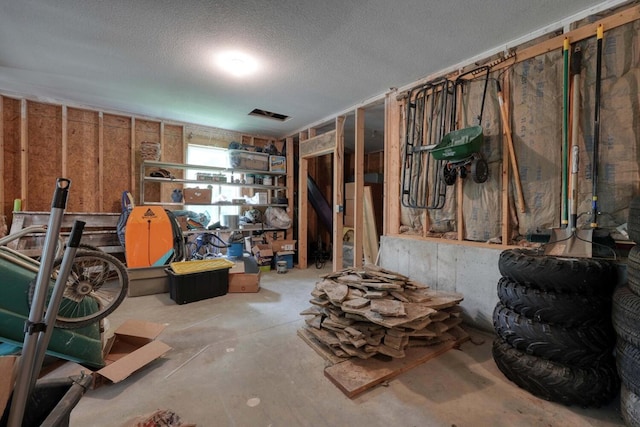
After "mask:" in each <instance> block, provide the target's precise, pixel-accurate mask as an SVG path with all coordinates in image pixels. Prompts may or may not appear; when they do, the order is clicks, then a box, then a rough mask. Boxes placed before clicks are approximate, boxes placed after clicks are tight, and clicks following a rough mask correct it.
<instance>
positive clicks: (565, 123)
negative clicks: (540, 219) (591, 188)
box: [560, 37, 575, 228]
mask: <svg viewBox="0 0 640 427" xmlns="http://www.w3.org/2000/svg"><path fill="white" fill-rule="evenodd" d="M562 63H563V68H562V191H561V193H562V196H561V197H562V202H561V210H562V215H561V217H560V225H561V226H562V227H563V228H564V227H567V225H568V224H569V208H568V204H569V200H568V198H569V196H568V194H569V190H568V187H569V183H568V176H569V39H568V38H566V37H565V39H564V43H563V44H562ZM574 108H575V107H574Z"/></svg>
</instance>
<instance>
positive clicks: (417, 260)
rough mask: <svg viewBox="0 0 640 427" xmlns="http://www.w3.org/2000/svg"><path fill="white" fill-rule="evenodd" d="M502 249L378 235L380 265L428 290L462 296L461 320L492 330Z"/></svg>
mask: <svg viewBox="0 0 640 427" xmlns="http://www.w3.org/2000/svg"><path fill="white" fill-rule="evenodd" d="M502 250H503V249H502V248H496V249H493V248H483V247H474V246H465V245H456V244H451V243H440V242H434V241H425V240H417V239H411V238H403V237H390V236H382V237H381V244H380V266H382V267H384V268H387V269H389V270H392V271H396V272H398V273H400V274H404V275H406V276H409V277H410V278H411V279H414V280H416V281H418V282H421V283H424V284H426V285H429V286H430V287H431V288H432V289H437V290H442V291H450V292H459V293H461V294H462V295H464V300H463V301H462V302H461V303H460V306H461V307H462V309H463V310H464V314H463V316H464V321H465V322H466V323H467V324H470V325H472V326H474V327H476V328H479V329H482V330H485V331H488V332H493V330H494V329H493V323H492V313H493V309H494V308H495V306H496V303H497V302H498V295H497V290H496V289H497V284H498V280H499V279H500V272H499V270H498V258H499V256H500V252H502Z"/></svg>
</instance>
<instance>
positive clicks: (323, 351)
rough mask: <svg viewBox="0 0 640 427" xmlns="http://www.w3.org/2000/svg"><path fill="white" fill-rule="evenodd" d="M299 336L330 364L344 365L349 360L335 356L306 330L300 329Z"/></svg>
mask: <svg viewBox="0 0 640 427" xmlns="http://www.w3.org/2000/svg"><path fill="white" fill-rule="evenodd" d="M298 336H299V337H300V338H302V340H303V341H304V342H306V343H307V344H308V345H309V347H311V348H312V349H314V350H315V352H316V353H318V354H319V355H320V356H321V357H322V358H323V359H324V360H326V361H327V362H329V363H330V364H332V365H335V364H336V363H342V362H344V361H345V360H348V359H345V358H344V357H338V356H336V355H335V354H333V353H332V352H331V351H330V350H329V349H328V348H327V346H326V345H324V344H323V343H321V342H320V340H318V339H317V338H316V337H314V336H313V335H311V334H310V333H309V332H308V331H306V330H305V329H304V328H303V329H298Z"/></svg>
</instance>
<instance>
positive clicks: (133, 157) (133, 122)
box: [129, 116, 142, 202]
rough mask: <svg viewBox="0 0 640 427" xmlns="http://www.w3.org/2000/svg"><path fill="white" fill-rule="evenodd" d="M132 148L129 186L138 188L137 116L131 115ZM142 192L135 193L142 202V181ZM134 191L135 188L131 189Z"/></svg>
mask: <svg viewBox="0 0 640 427" xmlns="http://www.w3.org/2000/svg"><path fill="white" fill-rule="evenodd" d="M129 142H130V144H131V145H130V146H129V147H130V148H131V153H130V156H131V157H130V158H129V160H130V162H131V164H130V166H131V172H130V175H129V176H130V178H131V186H130V187H129V188H132V189H134V188H138V187H136V177H137V176H136V118H135V117H133V116H132V117H131V136H130V141H129ZM139 189H140V193H138V195H136V194H134V195H133V198H134V199H135V200H136V201H137V202H140V194H142V182H140V187H139ZM131 191H133V190H131Z"/></svg>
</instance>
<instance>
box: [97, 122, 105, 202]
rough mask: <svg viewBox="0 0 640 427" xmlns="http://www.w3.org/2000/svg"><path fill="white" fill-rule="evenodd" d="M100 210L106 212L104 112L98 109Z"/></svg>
mask: <svg viewBox="0 0 640 427" xmlns="http://www.w3.org/2000/svg"><path fill="white" fill-rule="evenodd" d="M98 194H100V197H98V210H99V211H100V212H104V114H103V113H102V111H98Z"/></svg>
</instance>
